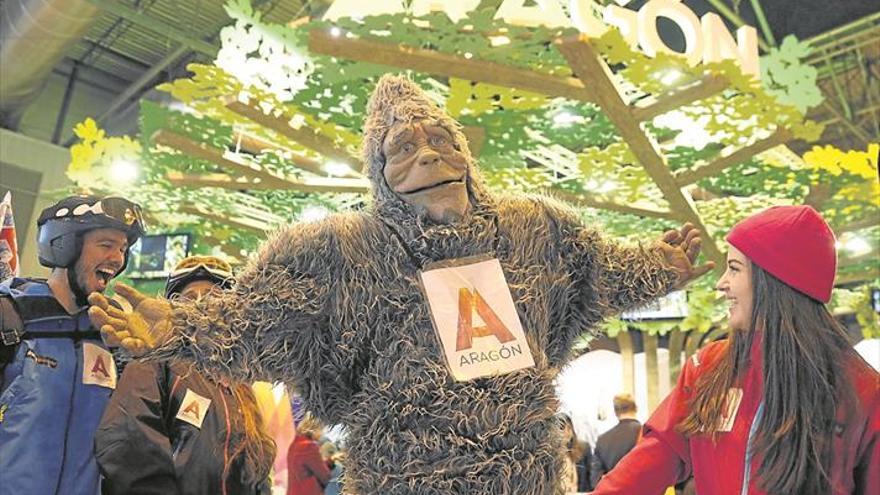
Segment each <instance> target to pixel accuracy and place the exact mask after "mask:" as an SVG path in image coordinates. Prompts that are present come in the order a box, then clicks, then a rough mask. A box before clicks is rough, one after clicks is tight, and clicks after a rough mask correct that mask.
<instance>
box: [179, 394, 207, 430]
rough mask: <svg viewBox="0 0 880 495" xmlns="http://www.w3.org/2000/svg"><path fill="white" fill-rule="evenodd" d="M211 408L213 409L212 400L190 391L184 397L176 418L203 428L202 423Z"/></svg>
mask: <svg viewBox="0 0 880 495" xmlns="http://www.w3.org/2000/svg"><path fill="white" fill-rule="evenodd" d="M209 407H211V399H209V398H207V397H202V396H201V395H199V394H197V393H195V392H193V391H192V390H189V389H188V390H187V391H186V395H184V396H183V402H181V403H180V410H178V411H177V416H175V418H177V419H179V420H181V421H186V422H187V423H189V424H191V425H193V426H195V427H196V428H201V427H202V421H204V420H205V416H206V415H207V414H208V408H209Z"/></svg>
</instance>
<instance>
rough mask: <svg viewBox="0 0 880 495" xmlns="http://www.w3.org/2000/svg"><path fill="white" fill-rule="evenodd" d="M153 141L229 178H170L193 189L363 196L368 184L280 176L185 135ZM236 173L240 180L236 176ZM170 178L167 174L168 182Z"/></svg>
mask: <svg viewBox="0 0 880 495" xmlns="http://www.w3.org/2000/svg"><path fill="white" fill-rule="evenodd" d="M153 142H154V143H157V144H162V145H165V146H168V147H170V148H174V149H176V150H178V151H181V152H183V153H186V154H187V155H190V156H194V157H196V158H201V159H203V160H208V161H210V162H213V163H216V164H217V165H219V166H221V167H223V168H224V169H226V170H227V171H228V172H230V173H232V174H233V176H229V175H225V174H209V175H204V176H184V175H183V174H180V176H174V180H178V181H186V184H184V183H181V185H190V186H193V187H223V188H226V189H282V190H294V191H302V192H329V193H351V192H354V193H364V192H367V191H369V188H370V184H369V181H368V180H367V179H364V178H357V179H352V178H341V177H340V178H336V177H297V178H294V177H282V176H279V175H276V174H274V173H272V172H270V171H269V170H266V169H264V168H262V167H260V166H259V165H258V164H256V163H254V162H252V161H250V160H249V159H248V158H246V157H244V156H242V155H237V154H235V153H232V152H229V151H225V150H220V149H217V148H213V147H211V146H208V145H207V144H205V143H199V142H197V141H194V140H192V139H190V138H188V137H186V136H181V135H180V134H176V133H173V132H171V131H167V130H164V129H162V130H159V131H157V132H156V133H155V134H153ZM236 174H239V175H241V176H243V177H236V176H235V175H236ZM171 177H172V175H171V174H169V179H171Z"/></svg>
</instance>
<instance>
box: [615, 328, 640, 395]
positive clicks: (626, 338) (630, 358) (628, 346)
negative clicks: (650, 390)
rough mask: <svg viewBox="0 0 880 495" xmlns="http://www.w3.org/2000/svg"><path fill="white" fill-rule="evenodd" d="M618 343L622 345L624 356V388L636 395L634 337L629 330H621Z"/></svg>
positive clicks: (621, 353)
mask: <svg viewBox="0 0 880 495" xmlns="http://www.w3.org/2000/svg"><path fill="white" fill-rule="evenodd" d="M617 345H618V346H620V356H621V357H622V358H623V390H624V392H626V393H628V394H630V395H632V396H634V397H635V394H636V375H635V368H636V364H635V355H634V353H633V343H632V337H631V336H630V334H629V330H621V331H620V332H618V333H617Z"/></svg>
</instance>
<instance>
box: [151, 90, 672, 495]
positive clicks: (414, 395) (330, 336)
mask: <svg viewBox="0 0 880 495" xmlns="http://www.w3.org/2000/svg"><path fill="white" fill-rule="evenodd" d="M413 119H424V121H428V122H432V123H435V124H439V125H440V126H442V127H443V128H445V129H446V130H448V131H449V132H450V133H451V134H452V136H453V137H454V141H455V143H454V144H455V146H456V147H457V149H458V150H460V151H463V152H464V154H465V155H466V157H467V159H468V164H467V165H468V177H467V191H468V196H469V200H470V213H469V215H468V216H467V217H466V218H465V219H464V220H461V221H458V222H454V223H449V224H439V223H435V222H432V221H430V220H429V219H427V218H426V216H425V212H424V211H416V208H414V207H413V206H412V205H410V204H408V203H406V202H404V201H402V200H401V198H400V197H399V196H398V195H396V194H395V193H394V191H392V190H391V189H390V188H389V186H388V184H387V182H386V180H385V178H384V177H383V166H384V162H385V158H384V156H383V154H382V151H381V150H382V143H383V140H384V138H385V135H386V133H387V132H388V130H389V128H390V127H391V126H392V125H393V124H395V123H399V122H411V121H412V120H413ZM364 159H365V163H366V164H367V167H368V170H367V171H368V174H369V177H370V179H371V181H372V186H373V195H374V198H375V203H374V205H373V207H372V209H371V211H369V212H353V213H342V214H336V215H333V216H331V217H330V218H328V219H326V220H324V221H321V222H317V223H300V224H297V225H293V226H291V227H290V228H287V229H286V230H283V231H281V232H279V233H277V234H275V235H274V236H273V237H272V238H270V239H269V240H268V241H267V242H266V243H265V245H264V246H263V248H262V250H261V252H260V253H259V255H258V256H257V257H256V258H255V259H253V260H251V262H250V264H249V265H248V267H247V268H246V270H245V271H244V272H243V273H242V274H241V276H240V277H239V278H238V281H237V283H236V285H235V287H234V288H233V289H232V290H231V291H228V292H227V293H225V294H223V295H221V296H218V297H209V298H206V299H203V300H200V301H197V302H195V303H191V304H179V305H177V304H176V305H175V308H174V313H173V317H172V321H173V327H174V332H173V335H174V337H173V338H172V339H171V340H170V341H168V342H167V343H166V344H165V345H163V346H162V347H160V348H159V349H156V350H154V351H153V352H151V353H150V356H151V357H153V358H159V359H185V360H187V361H191V362H193V363H194V364H195V366H196V367H197V368H199V369H201V370H203V371H205V372H208V373H217V372H220V373H224V374H228V375H231V376H233V377H237V378H240V379H245V380H255V379H260V380H282V381H285V382H288V383H291V384H292V385H293V386H294V387H295V388H296V390H297V391H298V392H299V393H301V394H302V396H303V397H304V399H305V401H306V404H307V405H308V407H309V408H310V409H311V410H312V411H314V412H315V413H316V415H317V416H318V417H320V418H321V419H323V420H325V421H327V422H329V423H341V424H344V425H345V426H346V427H347V428H348V430H349V435H350V436H349V442H350V443H349V445H350V448H349V454H348V462H347V463H346V479H345V491H346V493H355V494H360V495H368V494H369V495H372V494H389V495H399V494H414V493H417V494H425V495H448V494H468V495H478V494H485V495H501V494H513V493H516V494H556V493H561V488H560V485H559V482H558V479H559V477H560V472H561V470H562V457H561V456H562V455H564V454H563V449H562V448H561V439H560V438H558V432H557V431H556V429H555V428H554V425H555V424H556V423H555V422H554V414H555V413H556V411H557V400H556V397H555V391H554V385H553V381H554V378H555V377H556V375H557V373H558V372H559V369H560V368H561V367H562V366H563V365H564V364H565V363H566V361H567V359H568V357H569V348H570V346H571V344H572V341H573V340H574V338H575V337H577V336H578V335H580V334H582V333H584V332H591V331H595V329H596V327H597V325H598V324H599V323H600V322H601V321H602V319H603V318H605V317H607V316H609V315H612V314H615V313H617V312H619V311H621V310H623V309H625V308H629V307H631V306H634V305H637V304H639V303H642V302H644V301H647V300H649V299H652V298H655V297H657V296H659V295H661V294H664V293H665V292H667V291H668V290H669V289H670V288H671V286H672V285H673V283H674V282H675V281H676V280H677V274H676V272H675V271H674V270H671V269H668V268H665V265H664V263H663V257H662V254H661V253H660V252H659V251H658V250H655V249H653V248H651V249H643V248H640V247H634V248H624V247H621V246H618V245H617V244H615V243H613V242H609V241H607V240H605V239H604V238H603V236H602V235H601V234H600V233H599V232H597V231H596V230H594V229H591V228H588V227H586V226H584V225H582V224H580V223H579V221H578V219H577V216H576V215H575V214H573V213H572V212H571V211H569V210H567V209H566V208H564V207H563V206H561V205H559V204H558V203H555V202H553V201H552V200H550V199H548V198H544V197H537V196H535V197H506V196H493V195H490V194H489V193H488V192H487V191H486V189H485V188H484V186H483V184H482V183H481V180H480V177H479V174H478V172H477V170H476V167H475V165H474V163H473V160H472V158H471V156H470V153H469V152H468V151H467V143H466V141H465V137H464V135H463V134H462V133H461V131H460V129H459V125H458V124H457V123H456V122H455V121H454V120H452V119H451V118H450V117H449V116H448V115H446V114H445V113H444V112H443V111H442V110H440V109H439V108H437V107H436V106H435V105H434V104H433V103H431V101H430V100H429V99H428V98H427V97H426V96H425V94H424V93H423V92H422V91H421V89H420V88H418V87H417V86H416V85H414V84H413V83H412V82H410V81H409V80H407V79H405V78H401V77H393V76H386V77H384V78H383V79H382V80H381V81H380V82H379V85H378V87H377V89H376V91H375V93H374V95H373V97H372V100H371V102H370V105H369V108H368V117H367V121H366V124H365V129H364ZM481 254H490V255H494V256H495V257H497V258H498V259H499V260H500V263H501V266H502V268H503V271H504V275H505V277H506V279H507V282H508V285H509V288H510V292H511V295H512V297H513V301H514V303H515V306H516V310H517V312H518V314H519V317H520V319H521V321H522V323H523V327H524V329H525V333H526V338H527V341H528V345H529V347H530V349H531V352H532V354H533V356H534V360H535V366H534V367H532V368H527V369H523V370H519V371H516V372H513V373H509V374H506V375H502V376H496V377H488V378H478V379H475V380H472V381H465V382H458V381H455V380H454V379H453V378H452V377H451V375H450V372H449V370H448V368H447V366H446V365H445V362H444V355H443V350H442V347H441V345H440V343H439V341H438V338H437V335H436V333H435V331H434V330H433V328H432V323H431V315H430V310H429V308H428V305H427V303H426V300H425V297H424V295H423V293H422V292H421V291H420V288H419V276H418V271H419V268H420V267H419V265H423V266H424V264H425V263H427V262H430V261H436V260H445V259H451V258H463V257H468V256H474V255H481Z"/></svg>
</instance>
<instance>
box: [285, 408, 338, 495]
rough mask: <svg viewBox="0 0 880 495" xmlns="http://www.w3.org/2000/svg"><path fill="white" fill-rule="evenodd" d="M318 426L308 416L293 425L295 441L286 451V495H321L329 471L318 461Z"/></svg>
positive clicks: (328, 476) (319, 430) (319, 431)
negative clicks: (294, 426)
mask: <svg viewBox="0 0 880 495" xmlns="http://www.w3.org/2000/svg"><path fill="white" fill-rule="evenodd" d="M320 436H321V424H320V423H319V422H318V420H316V419H315V418H314V417H312V416H311V415H308V414H307V415H306V416H305V418H304V419H303V420H302V421H300V422H299V424H297V425H296V437H294V439H293V442H291V443H290V449H289V450H288V451H287V477H288V482H287V495H322V494H323V493H324V488H325V487H326V486H327V483H328V482H329V481H330V469H329V468H328V467H327V464H326V463H325V462H324V459H322V458H321V453H320V449H319V447H318V442H317V440H318V438H320Z"/></svg>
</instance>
